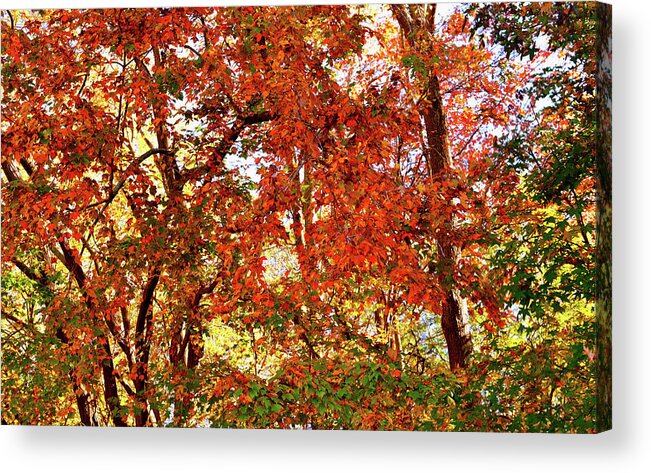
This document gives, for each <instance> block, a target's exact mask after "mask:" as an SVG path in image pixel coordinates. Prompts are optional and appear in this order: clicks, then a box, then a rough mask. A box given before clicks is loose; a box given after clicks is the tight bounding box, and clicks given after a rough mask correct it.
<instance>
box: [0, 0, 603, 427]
mask: <svg viewBox="0 0 651 473" xmlns="http://www.w3.org/2000/svg"><path fill="white" fill-rule="evenodd" d="M549 5H550V4H531V5H527V6H522V5H515V6H513V5H506V4H496V5H491V6H482V7H476V8H471V9H468V8H458V9H456V10H453V11H451V12H450V13H441V12H439V14H438V15H437V16H436V21H437V22H436V27H435V28H434V29H432V30H431V31H429V32H428V34H429V36H426V35H425V33H424V31H420V32H419V31H414V32H411V33H409V34H411V35H412V36H410V37H408V35H407V32H405V31H404V28H402V29H401V24H400V22H399V21H397V20H396V19H394V16H392V11H391V9H390V8H388V7H382V6H336V7H335V6H327V7H326V6H319V7H282V8H263V7H260V8H257V7H256V8H254V7H242V8H228V9H212V8H192V9H166V8H163V9H146V10H145V9H143V10H139V9H120V10H102V11H99V10H75V11H71V10H56V11H55V10H52V11H50V10H47V11H33V12H32V11H12V12H5V14H4V16H3V23H2V26H3V28H2V56H3V68H2V87H3V102H2V111H3V116H2V141H3V154H2V168H3V173H4V175H3V195H2V201H3V232H2V244H3V261H2V268H3V288H2V305H3V316H2V340H3V345H2V416H3V421H5V422H7V423H11V424H62V425H69V424H86V425H118V426H120V425H136V426H145V425H152V426H213V427H255V428H312V429H383V430H389V429H391V430H395V429H400V430H405V429H410V430H411V429H413V430H497V431H535V432H543V431H544V432H547V431H552V432H561V431H562V432H568V431H570V432H592V431H595V420H594V418H595V407H594V406H595V393H594V382H595V377H594V373H593V369H594V350H595V335H594V333H595V329H594V318H593V314H592V312H593V308H594V297H593V290H594V287H593V285H594V277H595V275H594V262H593V256H592V255H593V253H594V249H595V238H594V233H595V223H594V222H595V196H594V193H595V182H594V161H593V158H594V156H593V153H592V150H593V149H594V143H595V140H596V139H597V134H596V118H595V115H594V107H595V105H594V100H595V97H594V91H595V84H594V81H593V76H594V71H595V65H594V61H595V58H594V57H593V55H592V52H591V51H590V50H589V49H588V47H587V45H589V44H591V40H590V38H591V36H594V34H595V28H594V25H593V23H591V19H590V18H592V17H591V16H590V14H591V13H590V12H591V10H590V7H589V6H585V7H584V6H579V5H578V4H576V6H575V4H571V5H570V4H565V3H563V4H554V6H552V7H550V6H549ZM413 8H417V7H413ZM423 8H425V7H423ZM579 10H580V12H579V13H580V14H581V15H583V16H580V18H584V20H582V21H578V22H577V21H574V19H573V17H572V15H574V14H579V13H577V12H578V11H579ZM584 10H585V11H584ZM397 11H398V10H394V11H393V13H394V14H395V13H396V12H397ZM427 11H432V10H426V9H425V10H423V12H424V13H425V14H426V13H427ZM434 11H435V10H434ZM417 13H418V11H417V10H412V14H414V15H416V14H417ZM592 13H594V12H592ZM428 18H429V17H428ZM513 18H519V20H518V21H519V22H520V23H518V25H517V28H516V27H511V26H509V22H510V21H511V20H513ZM432 19H433V17H432ZM432 24H433V23H432ZM516 30H517V31H518V33H515V31H516ZM514 35H515V36H514ZM543 36H544V37H546V38H547V44H546V45H544V44H543V41H542V39H541V38H542V37H543ZM425 45H427V46H426V47H425ZM433 77H436V78H437V80H438V82H439V84H440V93H441V97H442V99H443V102H444V104H445V114H446V118H447V120H446V121H447V133H448V134H449V154H450V156H451V158H452V165H451V167H450V168H449V169H447V170H446V173H445V175H444V176H436V175H433V174H432V172H431V169H429V170H428V164H427V158H426V154H427V151H428V148H427V144H426V142H425V138H426V137H425V131H424V127H423V124H422V121H421V120H422V115H421V112H422V110H423V108H424V107H425V108H426V107H428V106H429V105H428V104H427V103H426V99H425V98H424V97H425V95H424V93H423V90H425V88H426V87H428V86H429V85H428V84H431V83H432V78H433ZM424 101H425V102H424ZM450 222H454V225H453V233H450V232H451V230H450V228H451V225H450ZM450 235H453V238H454V240H455V242H454V245H455V246H454V247H455V248H457V247H458V250H459V258H458V260H456V259H454V258H450V257H449V255H447V254H446V253H447V249H446V248H447V247H446V246H445V245H442V244H441V242H442V241H444V240H445V239H446V238H451V237H450ZM450 287H454V289H455V291H459V294H461V295H462V296H463V300H464V301H467V304H468V311H469V314H470V325H471V330H472V336H473V340H474V342H473V343H474V350H473V352H472V354H471V355H470V357H469V363H468V365H467V366H466V367H465V368H461V369H454V370H451V369H450V368H449V367H448V360H447V358H448V353H447V347H446V340H445V338H444V336H443V333H442V331H441V328H440V326H439V325H440V323H441V317H442V315H441V313H442V310H443V309H442V308H443V307H444V305H445V298H446V294H447V291H448V290H449V289H450ZM464 303H465V302H464Z"/></svg>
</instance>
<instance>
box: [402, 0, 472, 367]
mask: <svg viewBox="0 0 651 473" xmlns="http://www.w3.org/2000/svg"><path fill="white" fill-rule="evenodd" d="M392 11H393V13H394V15H395V17H396V19H397V20H398V23H399V25H400V28H401V30H402V33H403V35H404V37H405V38H406V40H407V42H408V43H409V46H410V47H411V48H412V49H413V50H414V51H415V52H416V53H418V54H420V55H422V56H424V57H427V56H429V51H430V50H431V46H432V41H433V33H434V20H435V17H436V4H432V5H420V6H419V5H409V6H408V5H392ZM424 96H425V100H424V102H423V105H422V106H421V109H420V114H421V117H422V119H423V122H424V124H425V135H426V140H427V149H426V150H425V151H426V155H427V170H428V175H429V177H430V178H431V179H441V180H445V179H447V178H448V177H449V174H450V171H451V168H452V158H451V156H450V149H449V143H448V130H447V126H446V120H445V109H444V107H443V101H442V99H441V87H440V84H439V78H438V76H437V75H436V74H435V72H434V71H430V72H429V76H428V80H427V83H426V84H425V90H424ZM455 227H456V222H455V221H454V219H451V220H450V221H448V222H446V224H445V225H444V228H443V229H442V230H443V231H442V232H441V234H440V235H439V236H438V237H437V239H438V242H437V243H438V250H439V272H438V280H439V281H438V282H439V284H440V285H441V287H442V288H443V289H444V290H445V293H446V295H445V298H444V300H443V303H442V310H441V328H442V330H443V335H444V336H445V342H446V345H447V350H448V359H449V362H450V368H451V369H452V370H453V371H454V370H457V369H459V368H464V367H466V365H467V363H468V357H469V356H470V353H471V352H472V337H471V334H470V326H469V320H468V319H469V318H468V306H467V304H466V301H465V299H464V298H463V297H462V296H461V293H460V292H459V290H458V288H457V287H456V284H455V281H454V268H455V266H456V264H457V263H458V261H459V258H460V257H461V250H460V248H459V247H458V246H457V245H456V244H455V237H454V233H455Z"/></svg>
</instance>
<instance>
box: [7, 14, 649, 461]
mask: <svg viewBox="0 0 651 473" xmlns="http://www.w3.org/2000/svg"><path fill="white" fill-rule="evenodd" d="M618 3H620V2H618ZM44 6H46V5H44ZM107 6H108V5H107ZM21 7H23V6H22V5H21ZM616 8H617V4H616ZM632 10H635V11H637V14H638V15H639V14H640V13H641V11H643V10H644V7H638V8H636V7H633V9H632ZM632 10H625V11H628V12H629V13H627V15H629V16H628V20H626V21H630V22H631V23H632V22H633V18H635V15H633V13H631V11H632ZM616 11H617V10H616ZM616 18H617V17H616ZM629 24H630V23H629ZM618 27H619V28H620V31H622V30H623V28H622V26H621V23H620V24H618V23H617V22H616V23H615V35H616V36H617V31H618ZM622 37H623V40H624V41H626V40H627V35H626V34H622ZM629 39H630V38H629ZM642 44H644V41H643V40H641V41H631V42H630V43H627V45H630V46H631V51H634V50H635V49H634V47H633V46H635V45H638V46H639V45H642ZM618 53H619V54H622V56H623V57H621V61H622V63H621V64H622V65H623V67H622V70H626V67H627V66H628V64H627V62H626V61H627V60H628V59H630V58H631V56H632V55H633V53H631V52H630V51H629V52H627V53H622V52H620V51H619V50H618V43H617V42H615V57H616V58H617V54H618ZM633 56H634V55H633ZM616 64H617V59H616ZM619 77H620V76H618V75H616V78H619ZM622 77H623V74H622ZM638 77H639V75H636V74H629V75H628V76H627V77H625V78H623V79H622V80H624V81H626V80H629V81H632V82H633V84H630V85H634V84H635V81H636V80H638V79H637V78H638ZM633 89H634V87H629V88H628V91H627V92H624V91H623V90H622V88H621V85H620V84H618V83H617V82H616V83H615V94H616V95H617V91H618V90H620V91H621V92H620V96H621V97H622V101H623V102H624V106H626V103H627V102H626V100H627V98H629V97H630V95H631V93H632V92H631V91H632V90H633ZM627 94H628V95H627ZM641 95H642V96H643V97H644V94H641ZM628 103H629V104H631V103H632V101H631V100H629V102H628ZM617 117H618V110H617V109H616V110H615V119H616V126H615V128H616V130H617ZM620 118H621V116H620ZM626 124H627V125H630V126H629V127H622V128H623V129H625V130H634V129H635V127H636V126H639V121H635V120H634V121H633V123H630V122H627V123H626ZM625 133H627V135H626V137H628V138H631V139H630V140H629V142H631V143H634V142H635V140H636V139H639V138H638V137H640V136H642V135H641V134H634V133H633V132H632V131H626V132H625ZM615 145H616V151H615V153H614V154H615V155H617V154H620V153H618V152H617V149H618V148H617V147H618V145H619V146H621V145H622V141H619V143H618V141H617V135H616V140H615ZM631 146H632V145H630V144H627V145H626V146H625V147H624V150H625V152H624V153H622V154H625V155H632V154H633V153H632V152H630V150H631ZM626 150H628V151H629V152H628V153H626ZM644 165H645V163H641V162H639V160H638V161H635V162H634V163H624V164H622V163H619V164H618V163H617V160H615V173H614V177H615V189H616V192H617V187H618V186H617V183H618V182H619V183H620V184H621V182H622V181H621V180H618V178H619V179H621V178H622V177H623V176H624V177H626V178H627V179H630V181H631V182H635V181H636V179H640V177H639V176H640V175H641V174H643V173H641V172H639V171H640V167H643V166H644ZM618 166H619V167H618ZM622 166H623V168H622ZM633 169H635V171H636V172H632V171H633ZM618 170H619V171H620V174H619V176H618V172H617V171H618ZM641 184H642V185H641V186H634V185H631V186H626V187H620V189H626V192H628V193H629V194H628V195H627V194H626V193H623V194H621V196H622V197H623V199H622V202H623V203H626V204H629V208H630V209H639V208H640V206H641V205H642V203H643V202H644V198H642V197H641V196H638V195H636V196H635V197H636V198H635V199H633V198H630V197H631V194H633V193H634V192H636V191H638V190H640V189H643V188H644V185H643V183H641ZM616 195H617V194H616ZM627 197H628V198H627ZM638 197H639V198H638ZM629 198H630V199H629ZM615 201H616V202H617V199H615ZM616 205H617V204H616ZM633 213H634V212H633V211H632V210H629V211H628V213H627V212H626V211H624V213H623V214H622V215H623V217H621V218H622V220H620V223H624V228H625V229H628V231H627V232H625V233H624V232H622V236H623V237H624V238H622V239H620V241H628V242H630V243H632V244H631V245H626V246H627V248H626V251H625V252H624V254H623V257H622V258H621V259H620V261H622V262H623V264H622V266H624V265H625V264H626V263H627V262H628V263H631V264H630V267H632V266H633V265H632V261H633V257H632V253H631V252H632V251H633V249H636V250H639V252H638V253H636V256H635V259H639V257H640V255H643V256H644V255H645V250H644V249H643V248H642V246H641V245H636V244H635V239H636V238H638V235H640V234H641V233H642V234H643V233H644V232H643V231H642V232H639V231H638V232H635V231H632V229H631V227H630V226H627V223H628V222H627V217H628V215H631V214H633ZM637 215H644V212H640V213H638V214H637ZM617 221H618V217H617V214H616V216H615V223H616V227H615V228H616V230H615V241H616V247H615V254H616V261H617V254H618V248H620V249H621V248H622V247H621V246H620V244H618V242H617V235H618V230H617ZM629 225H630V224H629ZM627 239H628V240H627ZM618 269H620V268H618V266H617V264H616V266H615V270H616V272H617V270H618ZM615 281H616V283H615V290H616V293H617V289H618V283H617V278H616V279H615ZM644 281H645V279H644V278H640V277H638V278H631V280H629V279H626V278H625V279H624V282H625V283H630V284H626V286H627V290H626V294H629V295H631V297H628V298H625V299H626V300H627V301H628V302H627V305H624V306H623V307H624V308H625V309H628V310H622V311H621V312H622V313H627V314H628V313H630V314H634V313H636V312H635V311H634V310H633V307H634V305H633V303H632V302H631V301H633V300H635V299H636V295H641V294H643V293H644V291H643V290H641V291H636V292H633V291H632V288H635V287H638V288H639V287H640V286H643V285H644ZM629 291H631V292H629ZM638 300H639V299H638ZM621 301H622V299H619V301H618V299H617V298H616V299H615V310H616V312H617V305H618V302H619V303H620V307H622V306H621V304H622V302H621ZM640 307H641V306H640ZM638 313H639V312H638ZM622 323H624V324H625V323H626V322H620V324H622ZM628 323H631V322H630V321H629V322H628ZM636 323H639V325H637V328H638V329H639V328H641V327H642V326H643V325H644V323H646V322H645V321H643V320H636ZM615 326H616V327H617V320H616V322H615ZM621 327H623V328H625V329H626V328H627V327H628V328H629V329H630V328H631V326H630V325H620V330H621ZM624 332H626V330H624ZM616 333H617V332H616ZM628 335H630V336H631V337H632V336H633V335H632V334H631V332H630V331H629V332H628ZM616 340H617V339H616ZM625 340H626V338H625ZM629 340H630V339H629ZM630 346H631V347H633V346H640V345H639V344H637V343H635V344H630ZM630 350H633V348H630ZM629 354H631V353H629ZM625 358H626V361H628V363H626V365H630V366H629V368H625V369H624V371H623V373H624V375H623V376H624V377H625V376H626V375H627V373H628V370H631V369H632V367H633V366H635V363H636V361H635V360H640V359H642V358H643V357H642V356H631V357H630V358H629V357H625ZM622 361H623V360H620V362H619V363H621V362H622ZM617 366H618V361H617V358H616V360H615V367H616V368H617ZM643 371H644V370H641V371H639V372H638V373H642V372H643ZM636 377H637V378H638V379H639V378H641V379H644V378H645V375H643V374H640V375H639V376H636ZM624 380H625V379H624ZM617 389H618V388H617V386H616V388H615V392H616V393H617ZM626 392H627V393H628V394H627V395H629V396H634V395H638V394H636V393H638V392H639V391H638V390H634V389H630V390H627V391H626ZM615 398H617V396H615ZM637 405H639V406H640V410H641V411H643V412H644V413H646V412H648V411H647V410H645V408H644V407H643V406H644V404H643V403H638V404H637ZM616 406H617V403H616ZM623 413H624V414H625V416H626V414H627V413H626V411H625V410H624V411H623ZM631 414H632V413H631ZM635 415H636V416H638V415H639V414H635ZM625 416H624V417H625ZM3 430H4V429H3ZM261 434H262V433H259V432H254V433H251V435H254V436H255V435H261ZM121 435H122V434H121ZM123 435H125V436H126V437H127V438H128V437H129V436H132V435H134V434H128V433H126V432H124V433H123ZM159 435H160V434H158V435H157V437H158V438H159V439H160V441H162V442H165V440H164V439H162V438H161V437H160V436H159ZM191 435H197V434H191ZM199 435H203V434H199ZM218 435H219V439H218V438H217V437H213V438H214V439H215V440H216V441H217V440H218V441H222V442H223V441H225V440H224V437H222V434H218ZM235 435H236V437H234V438H237V439H238V440H236V441H234V442H233V443H232V444H231V446H233V445H235V444H236V443H237V444H239V442H243V443H248V442H251V441H253V442H256V443H258V440H261V439H260V438H258V439H254V440H252V439H247V438H246V436H244V437H238V436H239V435H245V434H244V433H235ZM319 435H320V437H319V438H320V440H319V442H320V443H325V446H326V448H330V447H332V448H340V449H343V450H344V451H346V450H347V448H348V447H346V446H345V445H342V444H339V447H337V445H336V444H337V442H335V444H332V443H329V442H330V440H328V439H327V438H324V437H323V436H322V434H319ZM344 435H349V436H350V435H351V434H350V433H345V434H344ZM391 435H393V434H391ZM281 436H282V434H281ZM464 436H465V435H464ZM462 437H463V436H461V437H460V436H454V438H459V439H461V438H462ZM465 437H467V436H465ZM471 437H472V436H471ZM131 438H132V439H133V438H134V437H131ZM195 438H196V437H195ZM348 438H350V437H348ZM434 438H435V439H436V440H435V441H434V442H430V441H427V442H425V441H423V440H417V441H415V443H414V444H413V445H412V447H411V448H410V447H407V448H406V449H404V448H403V450H402V453H403V455H396V457H401V459H400V460H398V462H399V463H400V462H405V463H409V462H410V461H412V460H413V461H416V462H417V461H422V460H423V457H422V456H421V455H425V456H427V455H428V454H427V453H425V451H427V450H428V448H429V446H430V445H431V446H432V447H431V448H432V449H435V448H437V447H434V446H433V445H432V444H434V443H439V448H440V445H445V446H446V448H448V449H449V448H455V447H452V445H454V444H456V442H454V439H453V440H452V441H447V440H445V439H444V438H443V437H441V436H440V435H436V436H435V437H434ZM635 438H637V440H634V437H633V436H631V435H628V436H625V437H624V439H625V440H620V441H619V445H620V449H625V448H632V447H633V446H634V445H635V443H636V442H639V441H640V439H641V437H639V436H637V437H635ZM34 439H35V438H34ZM177 439H178V438H177ZM355 439H356V445H357V448H356V449H359V450H361V451H364V450H366V452H367V454H366V455H363V456H364V461H365V462H366V463H365V464H366V465H371V464H377V463H379V462H380V461H382V460H381V459H383V458H386V457H387V455H388V454H385V453H382V452H380V450H381V449H379V448H377V447H375V446H374V444H375V443H376V441H377V442H379V444H380V445H384V446H385V447H384V448H383V450H386V446H387V445H388V443H387V444H383V443H382V442H383V441H382V440H380V439H378V437H374V438H373V440H370V441H369V440H364V437H363V436H362V437H357V436H355ZM393 439H394V441H392V442H389V443H390V444H391V445H392V447H393V448H395V449H396V450H397V451H398V452H397V453H399V452H400V448H401V447H400V444H401V443H402V441H400V440H396V439H398V437H393ZM70 440H71V441H80V442H82V443H83V440H82V439H81V437H76V438H70ZM36 441H38V440H36ZM566 441H569V442H571V440H569V439H567V440H566ZM285 442H289V443H292V444H293V447H292V448H290V451H296V450H299V449H300V446H301V440H300V439H299V438H298V437H295V436H294V437H286V438H284V439H281V438H279V437H276V440H275V441H274V440H272V441H271V447H270V448H271V449H272V450H277V449H281V446H282V444H284V443H285ZM485 442H486V441H485ZM499 442H500V440H499V437H491V439H489V440H488V441H487V443H484V444H483V445H478V444H476V443H474V442H473V441H472V440H471V444H470V446H469V447H468V448H469V449H470V450H473V451H475V452H477V453H479V454H481V453H483V455H484V456H485V457H487V458H488V457H491V455H493V454H496V453H495V452H496V451H498V450H501V449H500V447H499V446H498V445H499ZM516 442H517V441H516ZM628 442H630V443H628ZM3 443H4V442H3ZM55 443H56V442H55ZM316 443H318V442H315V444H313V445H312V447H310V446H309V445H305V444H303V447H306V446H307V447H308V451H311V452H312V453H313V454H315V453H317V450H318V447H316ZM344 443H348V442H347V441H346V442H344ZM210 444H211V441H210V440H206V439H204V440H200V445H201V448H209V445H210ZM625 444H628V445H629V446H628V447H625V446H624V445H625ZM5 445H6V444H5ZM58 445H62V444H61V442H59V443H58ZM516 445H517V443H516ZM516 445H514V444H512V445H511V447H515V448H521V447H522V446H525V450H527V448H526V445H525V444H519V445H520V447H517V446H516ZM294 447H297V448H296V449H295V450H292V449H293V448H294ZM403 447H404V446H403ZM506 448H508V446H507V447H506ZM534 448H535V447H533V446H532V447H529V450H527V451H528V452H529V453H531V452H533V450H534ZM579 448H581V446H579ZM584 448H587V449H588V450H584V453H586V452H591V450H589V448H590V447H589V446H585V447H584ZM369 449H370V450H369ZM437 449H438V448H437ZM491 449H492V450H493V453H491V452H490V451H489V450H491ZM3 450H4V448H3ZM262 450H265V448H264V447H262ZM421 450H422V451H421ZM464 450H465V447H464ZM266 451H267V455H266V456H267V457H275V455H276V452H274V453H271V450H266ZM501 451H504V450H501ZM369 452H372V453H369ZM457 452H459V451H458V450H457ZM3 453H4V452H3ZM349 453H350V455H352V457H354V456H355V455H357V454H360V453H361V452H360V451H357V452H353V450H352V449H350V450H349ZM430 453H433V452H430ZM592 453H594V454H595V455H596V454H597V453H596V451H595V450H592ZM296 455H297V457H299V458H302V459H303V461H305V462H309V460H308V459H307V458H306V457H305V456H301V455H302V454H300V453H298V452H296ZM392 455H393V454H392ZM568 455H569V456H571V454H570V453H569V451H568ZM419 456H421V457H420V460H419ZM513 456H514V458H516V459H517V457H518V453H513ZM261 457H265V454H264V452H262V455H261ZM352 457H351V458H352ZM520 458H521V460H520V461H524V460H523V459H522V457H520ZM566 460H568V462H566V463H567V464H568V465H569V464H571V463H572V461H573V460H571V459H570V458H567V459H566ZM437 461H438V460H437ZM441 461H444V460H441ZM299 462H300V460H299ZM510 463H511V462H510V461H509V462H507V465H503V466H502V471H508V469H509V467H508V464H510ZM516 463H517V462H516ZM512 466H514V465H512Z"/></svg>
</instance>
